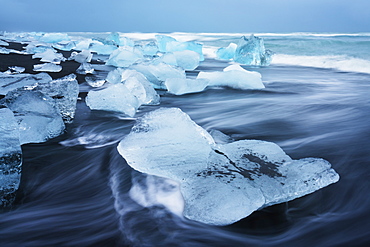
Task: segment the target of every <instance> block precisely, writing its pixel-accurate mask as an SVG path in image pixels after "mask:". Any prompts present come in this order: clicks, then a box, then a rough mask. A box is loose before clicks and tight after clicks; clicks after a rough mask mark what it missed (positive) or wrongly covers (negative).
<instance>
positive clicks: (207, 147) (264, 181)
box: [117, 108, 339, 225]
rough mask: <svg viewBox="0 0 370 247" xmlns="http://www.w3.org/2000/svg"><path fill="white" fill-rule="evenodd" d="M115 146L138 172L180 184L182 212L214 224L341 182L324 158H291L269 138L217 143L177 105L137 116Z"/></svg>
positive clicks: (190, 217) (230, 220)
mask: <svg viewBox="0 0 370 247" xmlns="http://www.w3.org/2000/svg"><path fill="white" fill-rule="evenodd" d="M117 149H118V152H119V153H120V154H121V155H122V157H123V158H124V159H125V160H126V161H127V163H128V164H129V165H130V166H131V167H132V168H134V169H135V170H137V171H139V172H142V173H146V174H149V175H152V176H159V177H163V178H165V179H171V180H174V181H175V182H177V183H180V188H181V192H182V195H183V198H184V201H185V208H184V211H183V215H184V216H185V217H186V218H188V219H191V220H195V221H199V222H203V223H206V224H211V225H228V224H232V223H234V222H236V221H238V220H240V219H242V218H244V217H246V216H248V215H249V214H251V213H252V212H253V211H255V210H258V209H260V208H263V207H267V206H269V205H273V204H276V203H281V202H285V201H288V200H293V199H295V198H298V197H302V196H304V195H306V194H309V193H312V192H314V191H316V190H318V189H320V188H323V187H325V186H327V185H329V184H332V183H335V182H337V181H338V180H339V175H338V174H337V173H336V172H335V171H334V170H333V169H332V168H331V165H330V163H329V162H327V161H326V160H323V159H318V158H304V159H300V160H292V159H291V158H290V157H289V156H288V155H286V154H285V153H284V151H283V150H282V149H281V148H280V147H279V146H278V145H276V144H274V143H271V142H265V141H258V140H241V141H235V142H232V141H230V142H226V143H224V144H217V143H215V141H214V139H213V138H212V136H211V135H210V134H209V133H208V132H207V131H206V130H204V129H203V128H202V127H200V126H199V125H197V124H196V123H194V122H193V121H192V120H191V119H190V117H189V116H188V115H187V114H185V113H184V112H182V111H181V110H180V109H178V108H160V109H158V110H155V111H152V112H149V113H147V114H146V115H144V116H143V117H141V118H138V119H137V122H136V124H135V125H134V126H133V128H132V130H131V132H130V134H129V135H127V136H126V137H125V138H124V139H123V140H122V141H121V142H120V143H119V145H118V147H117Z"/></svg>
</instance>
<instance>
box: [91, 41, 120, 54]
mask: <svg viewBox="0 0 370 247" xmlns="http://www.w3.org/2000/svg"><path fill="white" fill-rule="evenodd" d="M117 48H118V47H117V46H115V45H105V44H103V43H101V42H99V41H93V43H91V44H90V46H89V50H90V51H91V52H95V53H97V54H99V55H110V54H111V53H112V52H113V51H115V50H116V49H117Z"/></svg>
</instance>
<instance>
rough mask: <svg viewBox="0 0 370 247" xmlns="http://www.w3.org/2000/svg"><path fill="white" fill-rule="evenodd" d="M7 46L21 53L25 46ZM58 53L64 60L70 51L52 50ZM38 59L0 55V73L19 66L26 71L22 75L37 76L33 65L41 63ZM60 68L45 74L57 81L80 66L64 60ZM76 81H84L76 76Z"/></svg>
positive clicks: (27, 56) (69, 54)
mask: <svg viewBox="0 0 370 247" xmlns="http://www.w3.org/2000/svg"><path fill="white" fill-rule="evenodd" d="M6 42H7V43H9V46H4V47H5V48H7V49H13V50H17V51H23V47H24V46H26V44H21V43H16V42H8V41H6ZM54 49H55V50H56V51H57V52H58V53H61V54H63V56H64V57H65V58H69V57H70V56H71V53H72V51H73V50H72V51H62V50H58V49H56V48H54ZM40 60H41V59H40V58H35V59H32V54H30V55H23V54H15V53H10V54H0V72H4V71H7V70H8V69H9V67H11V66H19V67H23V68H25V69H26V70H25V71H24V72H23V73H27V74H38V73H41V72H38V71H37V72H36V71H33V66H34V65H35V64H40V63H43V62H41V61H40ZM91 64H103V63H102V62H99V61H95V60H94V61H92V62H91ZM60 65H61V66H62V70H61V71H60V72H45V73H48V74H49V75H50V76H51V77H52V78H53V79H58V78H61V77H64V76H67V75H69V74H71V73H75V71H76V70H77V68H78V67H79V66H80V63H77V62H76V61H72V60H66V61H63V62H61V63H60ZM76 76H77V80H78V82H79V83H83V82H84V81H85V76H84V75H79V74H76Z"/></svg>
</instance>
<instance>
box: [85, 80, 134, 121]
mask: <svg viewBox="0 0 370 247" xmlns="http://www.w3.org/2000/svg"><path fill="white" fill-rule="evenodd" d="M86 104H87V105H88V106H89V107H90V109H92V110H103V111H114V112H119V113H123V114H125V115H127V116H129V117H133V116H134V115H135V113H136V111H137V109H138V108H139V106H140V103H139V101H138V99H137V98H136V97H135V96H134V95H133V94H132V93H131V92H130V90H128V89H127V87H126V86H125V85H123V84H122V83H118V84H114V85H111V86H109V87H107V88H104V89H101V90H96V91H90V92H89V93H88V94H87V96H86Z"/></svg>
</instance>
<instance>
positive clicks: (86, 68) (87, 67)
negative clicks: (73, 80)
mask: <svg viewBox="0 0 370 247" xmlns="http://www.w3.org/2000/svg"><path fill="white" fill-rule="evenodd" d="M76 73H77V74H80V75H86V74H92V73H94V68H93V67H92V66H91V64H89V63H82V64H81V65H80V67H78V69H77V70H76Z"/></svg>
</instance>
